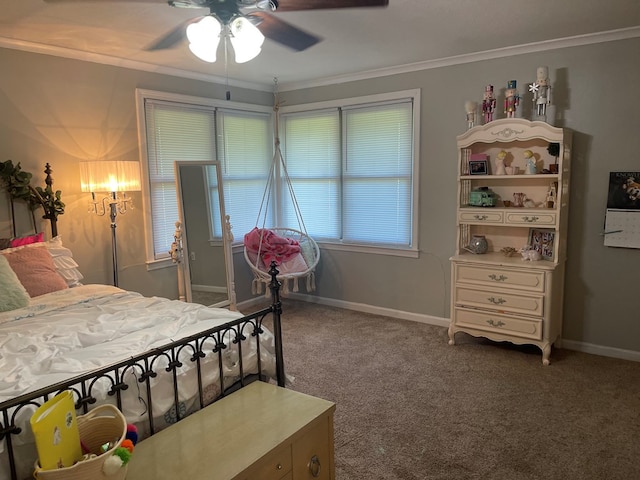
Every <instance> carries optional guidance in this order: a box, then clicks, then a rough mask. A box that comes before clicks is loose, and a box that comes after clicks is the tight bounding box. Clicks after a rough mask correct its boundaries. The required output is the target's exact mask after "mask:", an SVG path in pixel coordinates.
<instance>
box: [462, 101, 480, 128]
mask: <svg viewBox="0 0 640 480" xmlns="http://www.w3.org/2000/svg"><path fill="white" fill-rule="evenodd" d="M464 110H465V112H467V129H469V128H473V127H475V126H476V121H477V119H476V116H477V112H478V102H472V101H467V102H464Z"/></svg>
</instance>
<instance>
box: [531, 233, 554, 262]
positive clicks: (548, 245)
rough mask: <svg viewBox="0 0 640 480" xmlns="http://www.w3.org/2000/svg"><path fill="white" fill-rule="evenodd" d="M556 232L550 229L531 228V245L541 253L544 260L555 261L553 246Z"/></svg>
mask: <svg viewBox="0 0 640 480" xmlns="http://www.w3.org/2000/svg"><path fill="white" fill-rule="evenodd" d="M555 236H556V232H555V230H552V229H550V228H530V229H529V245H530V246H531V248H532V249H533V250H535V251H536V252H538V253H540V255H541V256H542V259H543V260H551V261H553V246H554V241H555Z"/></svg>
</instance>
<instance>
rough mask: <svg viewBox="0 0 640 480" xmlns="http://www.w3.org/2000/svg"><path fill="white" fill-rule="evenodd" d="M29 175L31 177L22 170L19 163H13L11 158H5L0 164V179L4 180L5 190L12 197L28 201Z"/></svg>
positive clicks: (29, 193)
mask: <svg viewBox="0 0 640 480" xmlns="http://www.w3.org/2000/svg"><path fill="white" fill-rule="evenodd" d="M31 177H33V175H32V174H31V173H29V172H24V171H22V167H21V166H20V163H17V164H16V165H13V162H12V161H11V160H7V161H5V162H2V163H1V164H0V179H2V181H3V182H4V186H5V188H6V190H7V192H8V193H9V195H10V196H11V198H13V199H20V200H25V201H27V202H29V201H30V199H31V190H30V189H29V184H30V183H31Z"/></svg>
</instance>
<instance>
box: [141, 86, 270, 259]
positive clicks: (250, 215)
mask: <svg viewBox="0 0 640 480" xmlns="http://www.w3.org/2000/svg"><path fill="white" fill-rule="evenodd" d="M144 108H145V122H146V142H147V159H148V172H149V190H150V191H149V198H150V201H151V223H152V231H153V258H154V259H156V260H159V259H162V258H167V257H169V253H168V252H169V249H170V247H171V242H172V241H173V234H174V231H175V222H176V220H178V218H179V216H178V201H177V196H176V185H175V171H174V162H175V161H179V160H182V161H187V160H188V161H202V162H205V161H211V160H218V161H220V163H221V166H222V178H223V181H222V184H223V193H224V199H225V211H226V214H227V215H229V216H230V217H231V225H232V227H233V233H234V234H235V236H236V237H237V238H236V241H242V236H243V235H244V234H245V233H246V232H248V231H249V230H251V228H253V227H254V226H255V224H256V218H257V214H258V210H259V208H260V200H261V198H262V193H263V191H264V188H265V185H266V179H267V174H268V172H269V169H270V166H271V162H272V151H273V136H272V133H271V130H272V129H271V115H270V114H268V113H262V112H251V111H239V110H229V109H221V108H216V107H213V106H198V105H194V104H185V103H180V102H171V101H166V100H157V99H152V98H146V99H145V103H144ZM216 123H217V125H216ZM216 132H217V134H216ZM209 189H210V198H211V200H212V205H214V206H216V207H217V206H218V200H217V190H216V189H217V186H216V185H215V179H214V178H213V176H211V177H210V185H209ZM272 208H273V206H272ZM218 211H219V209H217V208H213V209H212V212H213V213H212V214H216V212H218ZM270 218H271V217H270ZM212 225H219V222H218V221H217V219H213V218H212ZM212 235H213V237H214V238H216V237H219V235H220V232H218V231H214V232H212Z"/></svg>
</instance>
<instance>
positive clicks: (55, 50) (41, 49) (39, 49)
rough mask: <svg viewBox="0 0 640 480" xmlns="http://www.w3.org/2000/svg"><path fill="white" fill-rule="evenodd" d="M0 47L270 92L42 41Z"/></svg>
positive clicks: (0, 42) (6, 41) (1, 42)
mask: <svg viewBox="0 0 640 480" xmlns="http://www.w3.org/2000/svg"><path fill="white" fill-rule="evenodd" d="M0 48H8V49H12V50H22V51H25V52H31V53H40V54H43V55H51V56H54V57H62V58H68V59H71V60H80V61H83V62H92V63H99V64H102V65H110V66H112V67H122V68H128V69H131V70H139V71H143V72H151V73H160V74H162V75H171V76H174V77H179V78H189V79H191V80H200V81H203V82H209V83H217V84H221V85H226V84H229V85H231V86H233V87H238V88H247V89H251V90H258V91H264V92H271V91H272V90H273V86H272V85H263V84H259V83H253V82H245V81H242V80H233V79H231V78H229V79H227V78H226V77H221V76H218V75H208V74H205V73H199V72H192V71H189V70H183V69H180V68H173V67H166V66H162V65H154V64H151V63H146V62H140V61H137V60H127V59H123V58H118V57H112V56H110V55H102V54H99V53H90V52H84V51H80V50H74V49H72V48H64V47H56V46H52V45H46V44H43V43H35V42H26V41H24V40H16V39H14V38H6V37H0Z"/></svg>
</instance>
